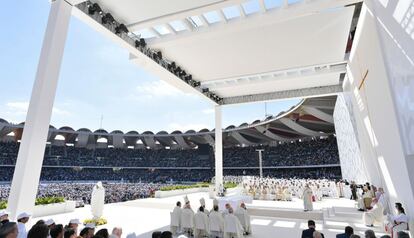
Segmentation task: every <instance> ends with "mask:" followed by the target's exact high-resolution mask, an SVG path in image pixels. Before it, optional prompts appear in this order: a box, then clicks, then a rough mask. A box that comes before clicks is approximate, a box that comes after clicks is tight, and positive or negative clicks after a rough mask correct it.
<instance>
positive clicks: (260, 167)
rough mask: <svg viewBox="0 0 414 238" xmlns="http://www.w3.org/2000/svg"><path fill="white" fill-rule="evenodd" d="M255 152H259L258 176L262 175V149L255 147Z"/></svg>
mask: <svg viewBox="0 0 414 238" xmlns="http://www.w3.org/2000/svg"><path fill="white" fill-rule="evenodd" d="M256 151H257V152H259V173H260V178H262V177H263V167H262V152H263V151H264V149H257V150H256Z"/></svg>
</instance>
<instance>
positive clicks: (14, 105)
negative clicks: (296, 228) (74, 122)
mask: <svg viewBox="0 0 414 238" xmlns="http://www.w3.org/2000/svg"><path fill="white" fill-rule="evenodd" d="M6 107H7V109H8V112H9V113H14V114H17V115H24V114H26V113H27V109H28V108H29V102H8V103H6ZM53 114H55V115H60V116H68V115H70V112H68V111H66V110H63V109H60V108H58V107H53Z"/></svg>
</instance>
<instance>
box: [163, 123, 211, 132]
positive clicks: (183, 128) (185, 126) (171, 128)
mask: <svg viewBox="0 0 414 238" xmlns="http://www.w3.org/2000/svg"><path fill="white" fill-rule="evenodd" d="M204 128H207V129H208V128H209V127H208V125H206V124H202V123H193V124H180V123H170V124H168V129H169V131H171V132H172V131H175V130H179V131H182V132H186V131H189V130H195V131H199V130H201V129H204Z"/></svg>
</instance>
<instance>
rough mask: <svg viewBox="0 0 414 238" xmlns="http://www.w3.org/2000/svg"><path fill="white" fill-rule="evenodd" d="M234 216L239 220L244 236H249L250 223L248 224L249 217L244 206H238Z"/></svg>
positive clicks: (250, 231)
mask: <svg viewBox="0 0 414 238" xmlns="http://www.w3.org/2000/svg"><path fill="white" fill-rule="evenodd" d="M234 215H235V216H236V217H237V218H239V221H240V223H241V225H242V226H243V230H244V233H245V234H251V233H252V230H251V227H252V226H251V223H250V215H249V213H248V212H247V208H246V205H245V204H244V203H241V204H240V207H239V208H237V210H236V212H235V213H234Z"/></svg>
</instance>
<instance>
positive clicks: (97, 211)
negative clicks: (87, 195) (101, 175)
mask: <svg viewBox="0 0 414 238" xmlns="http://www.w3.org/2000/svg"><path fill="white" fill-rule="evenodd" d="M104 203H105V188H104V187H103V186H102V182H98V183H97V184H96V185H95V186H94V187H93V190H92V197H91V209H92V216H93V218H94V219H98V218H101V217H102V215H103V208H104Z"/></svg>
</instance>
